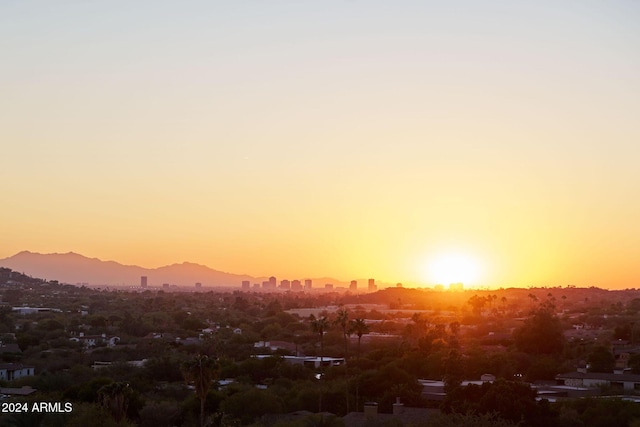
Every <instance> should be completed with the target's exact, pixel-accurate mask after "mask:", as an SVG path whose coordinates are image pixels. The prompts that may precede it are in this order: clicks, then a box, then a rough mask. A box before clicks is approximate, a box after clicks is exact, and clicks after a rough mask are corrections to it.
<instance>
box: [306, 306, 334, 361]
mask: <svg viewBox="0 0 640 427" xmlns="http://www.w3.org/2000/svg"><path fill="white" fill-rule="evenodd" d="M309 324H310V325H311V331H312V332H313V333H314V334H316V335H318V337H319V338H320V369H322V366H323V360H322V357H323V356H324V333H325V332H326V331H327V330H328V329H329V320H328V319H327V316H322V317H319V318H316V316H314V315H313V314H312V315H311V316H309Z"/></svg>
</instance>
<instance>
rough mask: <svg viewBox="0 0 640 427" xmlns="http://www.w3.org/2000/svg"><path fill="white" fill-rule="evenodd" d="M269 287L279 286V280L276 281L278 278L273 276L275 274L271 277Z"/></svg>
mask: <svg viewBox="0 0 640 427" xmlns="http://www.w3.org/2000/svg"><path fill="white" fill-rule="evenodd" d="M269 287H270V288H271V289H275V288H277V287H278V283H277V281H276V278H275V277H273V276H271V277H269Z"/></svg>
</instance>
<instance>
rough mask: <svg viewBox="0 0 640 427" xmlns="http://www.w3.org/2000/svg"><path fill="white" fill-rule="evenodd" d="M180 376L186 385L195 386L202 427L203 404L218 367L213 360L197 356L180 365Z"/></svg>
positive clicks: (215, 360)
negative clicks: (191, 384)
mask: <svg viewBox="0 0 640 427" xmlns="http://www.w3.org/2000/svg"><path fill="white" fill-rule="evenodd" d="M181 370H182V376H183V377H184V379H185V381H186V382H187V383H190V382H192V383H193V385H194V386H195V389H196V390H195V391H196V395H197V396H198V398H199V399H200V426H201V427H203V426H204V403H205V401H206V399H207V393H209V389H210V388H211V385H212V384H213V383H214V382H215V381H216V379H217V378H218V374H219V372H220V365H219V364H218V360H217V359H215V358H209V357H208V356H205V355H201V354H199V355H197V356H195V357H194V358H193V359H192V360H189V361H187V362H185V363H183V364H182V369H181Z"/></svg>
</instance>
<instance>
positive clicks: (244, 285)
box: [242, 280, 251, 289]
mask: <svg viewBox="0 0 640 427" xmlns="http://www.w3.org/2000/svg"><path fill="white" fill-rule="evenodd" d="M250 288H251V282H250V281H249V280H243V281H242V289H250Z"/></svg>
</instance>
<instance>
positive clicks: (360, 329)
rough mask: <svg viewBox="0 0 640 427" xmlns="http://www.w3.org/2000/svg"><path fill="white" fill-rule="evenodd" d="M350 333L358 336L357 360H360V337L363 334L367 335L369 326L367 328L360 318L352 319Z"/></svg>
mask: <svg viewBox="0 0 640 427" xmlns="http://www.w3.org/2000/svg"><path fill="white" fill-rule="evenodd" d="M350 324H351V332H353V333H354V334H356V335H357V336H358V360H359V359H360V342H361V341H362V336H363V335H364V334H368V333H369V326H367V324H366V322H365V321H364V319H362V318H358V319H353V320H352V321H351V322H350Z"/></svg>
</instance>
